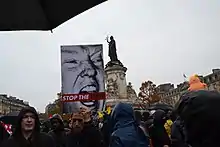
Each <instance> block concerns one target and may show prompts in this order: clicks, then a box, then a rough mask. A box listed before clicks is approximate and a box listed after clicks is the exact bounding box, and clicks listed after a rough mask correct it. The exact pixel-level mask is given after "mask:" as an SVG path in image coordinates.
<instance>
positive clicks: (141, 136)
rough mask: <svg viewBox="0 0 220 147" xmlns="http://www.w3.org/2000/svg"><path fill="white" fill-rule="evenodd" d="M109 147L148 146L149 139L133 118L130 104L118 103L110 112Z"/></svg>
mask: <svg viewBox="0 0 220 147" xmlns="http://www.w3.org/2000/svg"><path fill="white" fill-rule="evenodd" d="M110 121H111V128H110V129H111V132H112V133H111V137H110V143H109V147H148V146H149V139H148V137H147V136H146V134H145V133H144V131H143V130H142V129H141V128H140V127H139V124H138V123H137V122H136V120H135V116H134V110H133V108H132V106H131V105H130V104H126V103H118V104H116V106H115V107H114V109H113V111H112V114H111V120H110Z"/></svg>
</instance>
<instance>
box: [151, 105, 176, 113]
mask: <svg viewBox="0 0 220 147" xmlns="http://www.w3.org/2000/svg"><path fill="white" fill-rule="evenodd" d="M148 109H149V110H158V109H161V110H165V111H167V110H173V107H172V106H171V105H168V104H153V105H151V106H150V107H149V108H148Z"/></svg>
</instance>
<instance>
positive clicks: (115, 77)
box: [105, 61, 137, 106]
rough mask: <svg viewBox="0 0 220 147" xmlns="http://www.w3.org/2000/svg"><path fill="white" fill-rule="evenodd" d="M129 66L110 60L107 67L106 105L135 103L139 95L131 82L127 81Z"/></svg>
mask: <svg viewBox="0 0 220 147" xmlns="http://www.w3.org/2000/svg"><path fill="white" fill-rule="evenodd" d="M126 71H127V68H126V67H125V66H124V65H123V64H122V63H121V62H113V61H110V62H109V63H107V65H106V67H105V83H106V92H107V99H106V105H108V106H114V105H115V104H116V103H118V102H125V103H133V101H134V99H136V97H137V95H136V93H135V91H134V90H133V88H132V86H131V83H129V84H128V85H127V82H126Z"/></svg>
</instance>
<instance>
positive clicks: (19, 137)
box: [1, 107, 55, 147]
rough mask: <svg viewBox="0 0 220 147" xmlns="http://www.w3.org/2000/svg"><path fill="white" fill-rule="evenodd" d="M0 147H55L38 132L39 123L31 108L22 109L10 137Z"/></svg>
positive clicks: (45, 136)
mask: <svg viewBox="0 0 220 147" xmlns="http://www.w3.org/2000/svg"><path fill="white" fill-rule="evenodd" d="M1 147H55V144H54V142H53V139H52V138H51V137H50V136H49V135H47V134H44V133H41V132H40V121H39V117H38V114H37V112H36V110H35V109H34V108H33V107H26V108H23V109H22V110H21V111H20V113H19V115H18V122H17V124H16V127H15V131H14V132H13V134H12V136H11V137H10V138H9V139H8V140H7V141H5V142H3V144H2V146H1Z"/></svg>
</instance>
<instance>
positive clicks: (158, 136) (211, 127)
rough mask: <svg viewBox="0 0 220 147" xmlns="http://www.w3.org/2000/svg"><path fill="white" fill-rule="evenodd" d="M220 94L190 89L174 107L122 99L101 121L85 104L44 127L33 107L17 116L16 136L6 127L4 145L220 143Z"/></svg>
mask: <svg viewBox="0 0 220 147" xmlns="http://www.w3.org/2000/svg"><path fill="white" fill-rule="evenodd" d="M219 105H220V94H219V93H218V92H215V91H206V90H198V91H189V92H187V93H185V94H184V95H182V97H181V98H180V101H179V103H178V105H177V106H176V107H175V108H174V109H173V110H172V111H170V110H169V111H166V110H163V109H157V110H154V111H148V110H146V111H145V112H139V111H134V109H133V108H132V106H131V105H130V104H127V103H118V104H116V106H115V107H114V108H113V110H112V112H111V113H110V114H107V113H105V114H104V115H103V117H102V118H100V119H99V120H98V123H97V121H95V120H93V117H91V112H90V111H89V110H88V109H86V108H81V109H80V111H79V112H77V113H73V114H72V115H71V118H70V120H69V122H68V123H67V122H64V121H63V119H62V117H61V116H60V115H59V114H54V115H53V117H52V118H50V120H49V124H48V126H47V127H45V126H44V127H42V126H41V124H40V121H39V118H38V114H37V112H36V110H35V109H34V108H33V107H28V108H24V109H22V110H21V111H20V113H19V116H18V123H17V125H16V126H14V129H13V132H12V135H8V134H7V132H6V131H5V130H4V129H1V130H0V131H1V142H0V146H1V147H190V146H191V147H219V146H220V143H219V141H218V139H219V137H220V135H219V131H220V125H219V124H220V113H218V110H219V109H220V108H219Z"/></svg>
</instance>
